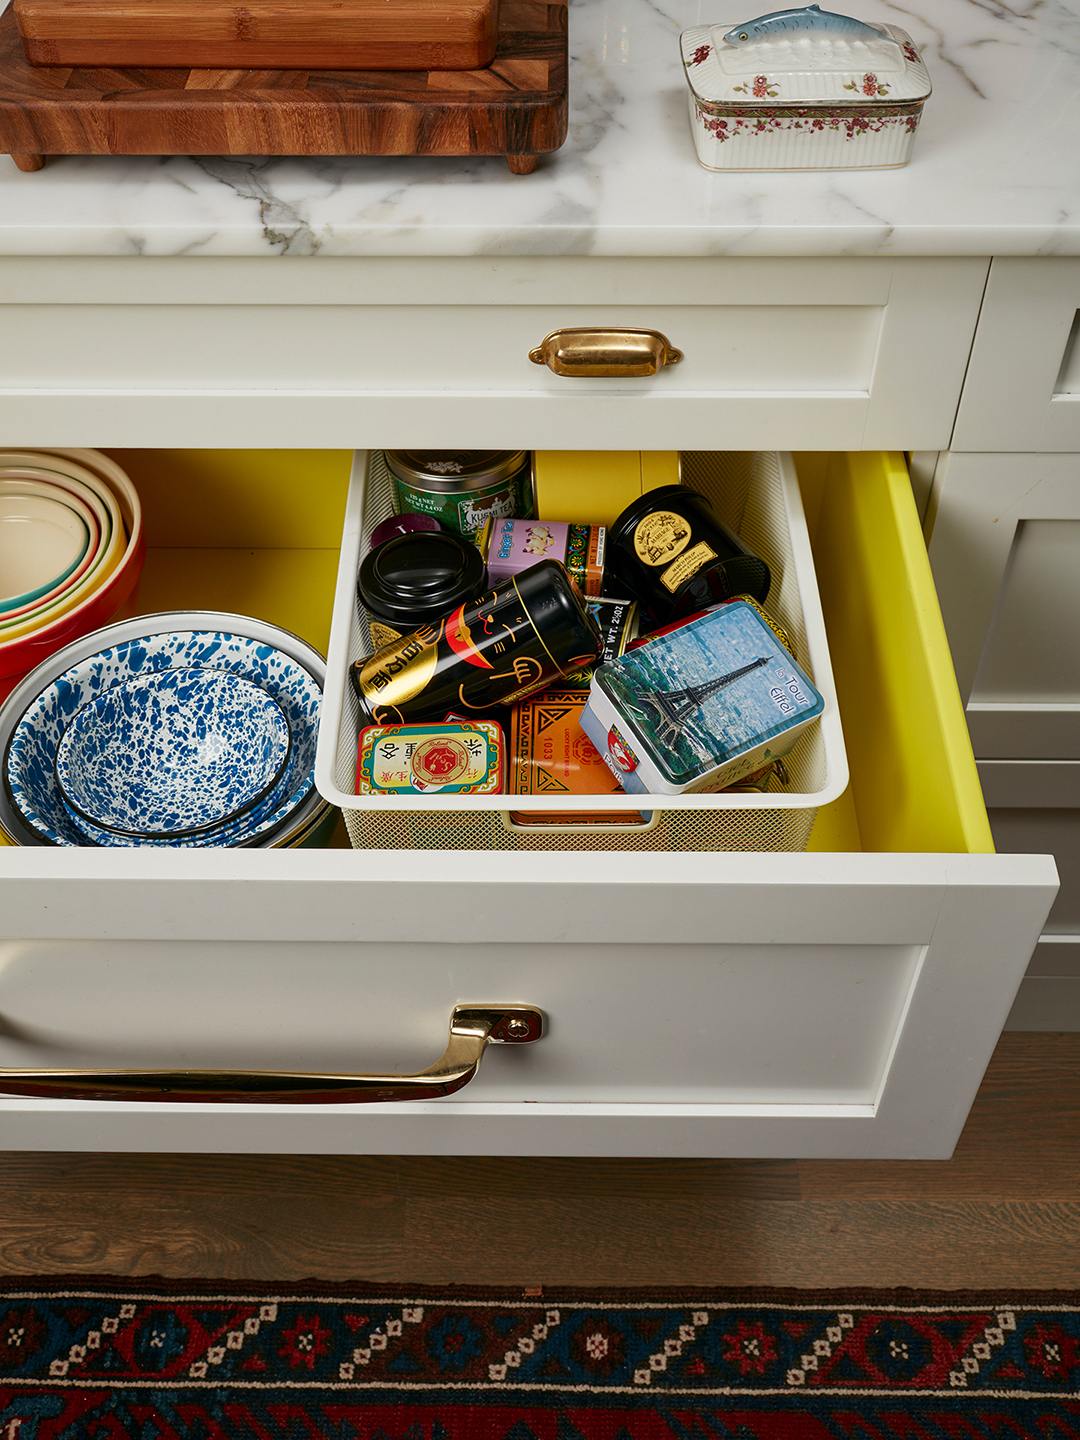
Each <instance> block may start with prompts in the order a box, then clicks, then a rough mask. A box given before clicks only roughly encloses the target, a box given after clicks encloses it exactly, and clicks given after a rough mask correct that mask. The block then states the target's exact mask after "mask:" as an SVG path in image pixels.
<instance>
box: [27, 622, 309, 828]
mask: <svg viewBox="0 0 1080 1440" xmlns="http://www.w3.org/2000/svg"><path fill="white" fill-rule="evenodd" d="M155 621H156V622H157V624H158V625H162V626H167V625H168V623H169V622H170V621H173V622H174V623H175V622H176V621H181V622H182V621H188V622H189V623H190V622H192V621H194V622H195V624H196V625H197V624H198V623H199V622H200V621H209V622H211V623H213V622H215V621H216V622H219V623H220V622H230V621H235V623H236V625H237V627H238V628H240V627H241V626H243V627H245V628H248V627H250V628H251V629H252V631H254V633H255V635H256V636H258V637H259V638H252V637H248V636H245V635H242V634H237V633H233V632H231V631H226V630H221V629H203V628H177V629H171V628H162V629H160V630H159V631H158V632H157V633H153V629H154V624H155ZM264 636H265V637H267V638H263V637H264ZM270 636H273V637H274V639H278V638H279V637H280V640H279V643H280V645H281V646H288V647H289V649H290V650H291V651H292V652H293V653H292V654H287V653H285V650H284V649H279V648H278V646H277V645H275V644H271V643H270V642H269V637H270ZM110 641H111V642H112V643H110ZM102 642H104V643H102ZM95 645H96V646H97V648H93V647H94V646H95ZM293 656H296V657H297V658H293ZM65 662H66V668H65V669H64V670H63V672H62V673H60V674H57V669H56V667H57V666H58V665H62V664H65ZM190 667H197V668H209V669H214V670H223V671H228V672H230V673H232V674H237V675H241V676H243V677H245V678H246V679H249V680H252V681H254V682H255V683H256V684H257V685H259V686H260V687H261V688H262V689H263V690H264V691H265V692H266V693H267V694H268V695H269V696H271V698H272V699H273V700H275V701H276V702H277V704H278V705H279V706H280V707H281V709H282V711H283V712H284V715H285V718H286V720H287V722H288V726H289V731H290V734H291V736H292V744H293V759H292V766H291V774H290V778H289V781H288V788H287V791H286V793H285V794H284V796H283V797H282V799H281V801H280V803H279V804H278V805H277V806H276V807H275V808H274V809H273V810H271V811H269V813H267V814H266V815H265V816H262V817H261V818H257V817H256V814H255V813H252V814H251V815H250V816H249V817H247V821H248V823H247V824H243V823H241V822H236V823H237V827H238V828H237V830H236V831H233V830H232V829H230V830H229V831H228V838H226V836H225V834H222V835H221V836H218V835H217V834H216V832H208V833H207V834H206V835H205V836H203V835H194V836H188V837H184V838H172V839H169V840H158V841H154V840H149V839H141V840H135V839H129V840H127V841H126V842H124V841H120V840H119V839H118V840H117V841H116V842H115V843H127V844H129V845H130V844H139V845H147V844H149V845H173V846H183V847H190V846H208V845H230V846H236V845H241V846H249V845H274V844H276V843H279V841H280V837H281V835H282V834H283V833H284V834H287V833H289V832H290V831H292V830H293V829H295V826H296V824H297V822H298V821H299V819H300V817H301V816H302V815H304V814H306V813H307V811H308V809H309V807H310V806H312V805H313V804H314V800H315V793H314V766H315V743H316V738H317V735H318V726H319V707H320V704H321V701H322V687H321V681H322V677H323V674H324V666H323V662H322V659H321V657H320V656H319V655H318V653H317V652H316V651H314V650H312V649H311V647H310V646H309V645H307V644H306V643H305V642H304V641H302V640H299V639H297V637H296V636H293V635H289V634H288V632H287V631H282V630H279V629H278V627H276V626H271V625H268V624H266V623H265V622H263V621H259V620H254V619H249V618H248V617H244V616H235V617H233V616H228V615H223V614H216V613H212V612H211V613H200V612H191V613H190V614H188V613H178V614H177V615H175V616H171V615H161V616H149V617H142V618H141V619H137V620H125V621H121V622H118V623H117V624H114V625H110V626H107V627H106V628H105V629H104V630H101V631H99V632H98V633H97V635H95V636H86V637H84V638H83V639H82V640H80V641H75V642H73V643H72V645H70V646H68V647H65V650H64V652H61V654H59V655H57V656H54V657H52V659H51V660H50V661H47V662H45V663H44V664H43V665H42V666H39V667H38V670H37V671H35V672H34V674H33V675H30V676H28V677H27V679H26V680H25V681H23V682H22V683H21V684H20V686H19V687H18V689H17V690H16V691H14V692H13V693H12V695H11V696H10V697H9V699H8V701H7V702H6V703H5V704H4V706H3V708H2V709H0V745H4V746H5V754H4V759H3V775H4V794H3V796H0V823H3V826H4V829H5V830H6V831H7V832H8V833H9V834H10V835H11V837H12V838H13V839H14V840H16V842H17V843H21V844H31V845H33V844H38V845H41V844H44V845H79V846H86V845H91V844H93V843H94V842H93V841H91V840H90V838H89V837H88V836H87V835H85V834H83V833H82V832H81V831H80V830H79V828H78V827H77V826H76V825H75V824H74V822H73V820H72V817H71V815H70V814H69V812H68V811H67V810H66V809H65V808H64V805H63V801H62V799H61V797H60V795H59V792H58V790H57V786H56V782H55V778H54V775H53V759H54V756H55V754H56V749H57V746H58V745H59V743H60V739H61V737H62V735H63V733H64V731H65V729H66V728H67V726H68V724H69V723H70V722H71V720H72V718H73V717H74V715H75V714H76V713H77V712H78V711H79V710H81V709H82V708H83V706H84V705H87V704H88V703H90V701H92V700H93V699H94V698H95V697H96V696H97V695H100V694H101V693H102V692H103V691H105V690H108V689H111V688H112V687H113V686H115V685H118V684H122V683H124V682H126V681H128V680H130V679H132V678H133V677H134V676H136V675H141V674H146V673H150V672H153V671H159V670H171V669H185V668H190ZM50 670H51V673H52V675H53V676H54V677H55V678H53V679H51V680H50V679H49V678H48V676H49V671H50ZM39 692H40V693H39ZM260 814H261V807H260Z"/></svg>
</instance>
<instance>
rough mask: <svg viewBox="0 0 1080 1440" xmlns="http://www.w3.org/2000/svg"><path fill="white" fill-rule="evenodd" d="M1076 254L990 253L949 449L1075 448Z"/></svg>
mask: <svg viewBox="0 0 1080 1440" xmlns="http://www.w3.org/2000/svg"><path fill="white" fill-rule="evenodd" d="M1078 317H1080V259H1075V258H1072V257H1065V256H1043V257H1040V258H1039V259H1022V258H1019V257H1007V258H1004V259H996V260H995V261H994V262H993V265H992V267H991V270H990V279H989V281H988V282H987V286H986V299H985V301H984V303H983V308H982V313H981V315H980V317H979V327H978V330H977V331H976V333H975V343H974V346H973V348H972V352H971V365H970V367H969V369H968V374H967V379H966V381H965V382H964V393H963V398H962V400H961V404H960V410H959V413H958V414H957V418H956V431H955V434H954V436H953V442H952V443H953V448H954V449H956V450H1047V451H1052V450H1080V324H1078Z"/></svg>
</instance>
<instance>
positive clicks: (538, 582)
mask: <svg viewBox="0 0 1080 1440" xmlns="http://www.w3.org/2000/svg"><path fill="white" fill-rule="evenodd" d="M600 650H601V642H600V636H599V632H598V631H597V628H596V626H595V625H594V624H593V622H592V620H590V618H589V617H588V615H587V614H586V613H585V610H584V608H583V607H582V604H581V601H580V600H579V599H578V597H577V595H576V594H575V592H574V589H573V587H572V586H571V584H570V581H569V579H568V578H567V574H566V571H565V570H564V569H563V567H562V566H561V565H559V564H558V563H557V562H556V561H554V560H541V561H540V563H539V564H538V565H533V566H531V567H530V568H529V569H528V570H523V571H522V572H521V574H520V575H513V576H511V578H510V579H509V580H505V581H503V583H502V584H501V585H496V586H495V588H494V589H492V590H488V591H486V592H485V593H484V594H483V595H481V596H480V598H479V599H478V600H469V601H466V602H465V604H463V605H460V606H458V608H457V609H456V610H455V611H453V613H452V614H450V615H448V616H447V617H446V618H445V619H444V620H441V621H439V623H438V624H436V625H426V626H424V627H422V628H421V629H419V630H416V631H414V632H413V633H412V634H411V635H406V636H404V637H403V638H402V639H401V640H397V641H395V642H394V643H393V644H391V645H387V646H386V647H385V648H384V649H382V650H379V651H377V652H376V654H374V655H372V656H371V657H370V659H367V660H358V661H356V663H355V664H354V665H353V667H352V670H351V672H350V673H351V675H352V682H353V688H354V690H355V691H356V694H357V697H358V698H359V701H360V708H361V724H362V725H367V724H376V725H388V724H400V723H401V722H402V721H405V720H424V719H429V718H431V717H433V716H434V717H438V718H439V719H441V718H442V717H443V716H444V715H445V714H446V712H447V711H448V710H456V711H461V712H463V713H465V714H466V715H468V714H470V713H475V712H476V711H481V710H490V709H493V708H494V707H495V706H497V705H507V704H511V703H512V702H513V701H515V700H520V699H521V698H522V697H523V696H525V695H530V694H532V692H533V691H534V690H540V689H542V688H543V687H544V686H546V685H550V684H551V683H552V682H553V681H555V680H558V679H559V678H560V677H561V676H563V675H566V674H567V673H568V672H569V671H572V670H577V669H580V667H581V666H583V665H588V664H590V663H591V662H592V661H594V660H595V659H596V657H597V656H598V655H599V654H600Z"/></svg>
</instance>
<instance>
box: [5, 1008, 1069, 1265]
mask: <svg viewBox="0 0 1080 1440" xmlns="http://www.w3.org/2000/svg"><path fill="white" fill-rule="evenodd" d="M1078 1142H1080V1034H1071V1035H1038V1034H1024V1033H1015V1034H1009V1035H1005V1036H1003V1037H1002V1040H1001V1043H1000V1044H999V1046H998V1050H997V1053H996V1054H995V1057H994V1059H993V1061H992V1062H991V1065H990V1068H989V1070H988V1071H987V1075H986V1079H985V1081H984V1083H983V1086H982V1088H981V1090H980V1092H979V1096H978V1099H977V1100H976V1102H975V1107H974V1109H973V1111H972V1114H971V1118H970V1119H969V1121H968V1125H967V1127H966V1129H965V1130H964V1133H963V1136H962V1137H961V1140H960V1143H959V1146H958V1147H957V1152H956V1155H955V1157H954V1158H953V1159H952V1160H949V1161H897V1162H891V1161H873V1162H863V1161H814V1160H801V1161H786V1160H765V1161H741V1160H740V1161H723V1160H674V1161H664V1160H634V1159H627V1160H576V1159H575V1160H567V1159H554V1160H536V1159H503V1158H489V1159H460V1160H459V1159H454V1158H445V1157H443V1158H439V1157H395V1156H381V1157H361V1156H357V1157H349V1156H344V1157H341V1156H229V1155H212V1156H174V1155H103V1154H95V1155H68V1154H56V1155H48V1154H14V1153H10V1154H7V1155H3V1156H0V1272H3V1273H7V1274H26V1273H33V1272H46V1273H63V1272H66V1271H73V1272H82V1273H94V1272H101V1271H113V1272H118V1273H120V1274H131V1275H135V1274H140V1275H148V1274H163V1275H171V1276H175V1277H178V1278H181V1277H197V1276H206V1277H214V1278H218V1277H223V1278H235V1279H265V1280H290V1279H302V1278H306V1277H308V1276H317V1277H319V1278H322V1279H340V1280H349V1279H367V1280H415V1281H418V1282H426V1283H429V1284H435V1283H457V1284H499V1285H503V1284H513V1285H517V1284H522V1285H536V1284H539V1285H556V1284H560V1285H562V1284H565V1285H572V1284H583V1285H584V1284H596V1285H601V1284H619V1285H647V1284H666V1285H679V1284H685V1283H699V1284H708V1285H751V1284H770V1285H802V1286H827V1285H846V1284H852V1285H881V1286H889V1285H913V1286H930V1287H933V1286H938V1287H944V1288H954V1287H963V1286H969V1287H977V1286H997V1285H1001V1286H1013V1287H1024V1286H1031V1287H1050V1286H1058V1287H1070V1286H1077V1285H1080V1144H1078Z"/></svg>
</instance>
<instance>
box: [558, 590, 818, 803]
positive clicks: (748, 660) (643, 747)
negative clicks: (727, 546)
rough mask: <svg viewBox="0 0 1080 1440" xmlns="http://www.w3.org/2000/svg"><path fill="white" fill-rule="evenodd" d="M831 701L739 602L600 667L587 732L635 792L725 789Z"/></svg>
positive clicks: (776, 752)
mask: <svg viewBox="0 0 1080 1440" xmlns="http://www.w3.org/2000/svg"><path fill="white" fill-rule="evenodd" d="M824 704H825V702H824V701H823V699H822V697H821V695H820V694H819V693H818V691H817V690H816V689H815V688H814V684H813V682H812V681H811V679H810V677H809V676H808V675H807V674H806V673H805V671H804V670H802V668H801V667H800V666H799V665H798V664H796V662H795V661H794V660H793V659H792V658H791V656H790V655H789V654H788V652H787V651H786V650H785V649H784V647H783V646H782V645H781V644H780V642H779V640H778V639H777V638H776V636H775V635H774V634H773V632H772V630H770V629H769V627H768V625H767V624H766V623H765V622H764V620H762V618H761V616H760V615H759V614H758V613H757V611H756V610H755V609H754V607H753V606H751V605H747V604H746V602H745V601H742V600H735V601H732V602H731V603H730V604H727V605H721V606H719V607H718V608H717V609H715V610H711V611H709V612H708V613H707V614H705V615H702V616H701V617H700V619H697V620H693V621H691V622H690V623H689V624H687V625H683V626H681V627H680V628H679V629H678V630H673V631H671V632H670V633H668V634H667V635H659V636H657V638H656V639H655V640H651V641H649V643H648V644H646V645H642V646H640V647H639V648H638V649H636V650H632V651H630V652H629V653H628V654H626V655H623V656H621V657H620V658H619V659H618V660H615V661H612V662H611V664H608V665H601V666H600V668H599V669H598V670H596V671H595V672H594V674H593V677H592V681H591V683H590V688H589V703H588V705H587V706H586V707H585V710H584V712H583V713H582V716H581V728H582V729H583V730H584V731H585V733H586V735H588V737H589V739H590V740H591V741H592V742H593V744H594V745H595V746H596V748H597V750H599V752H600V754H601V755H602V756H603V757H604V759H605V760H606V762H607V764H608V766H609V767H610V769H611V771H612V773H613V774H614V776H615V778H616V779H617V780H618V781H619V783H620V784H621V785H622V787H623V789H624V790H627V791H629V792H630V793H631V794H635V795H636V794H650V795H682V794H686V793H688V792H692V791H703V792H709V791H716V790H724V789H726V788H727V787H728V786H729V785H734V784H736V783H737V782H738V781H739V780H740V779H741V778H742V777H743V776H745V775H748V774H750V773H751V772H752V771H754V770H757V769H760V768H761V766H763V765H767V764H768V763H769V762H770V761H771V760H774V759H777V758H778V757H779V756H781V755H786V754H787V753H788V751H789V750H791V748H792V747H793V746H794V744H795V742H796V740H797V739H798V738H799V736H800V734H801V733H802V732H803V730H805V729H806V727H807V726H808V725H810V724H812V723H813V721H814V720H816V719H817V717H818V716H819V715H820V714H821V712H822V710H823V709H824Z"/></svg>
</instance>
